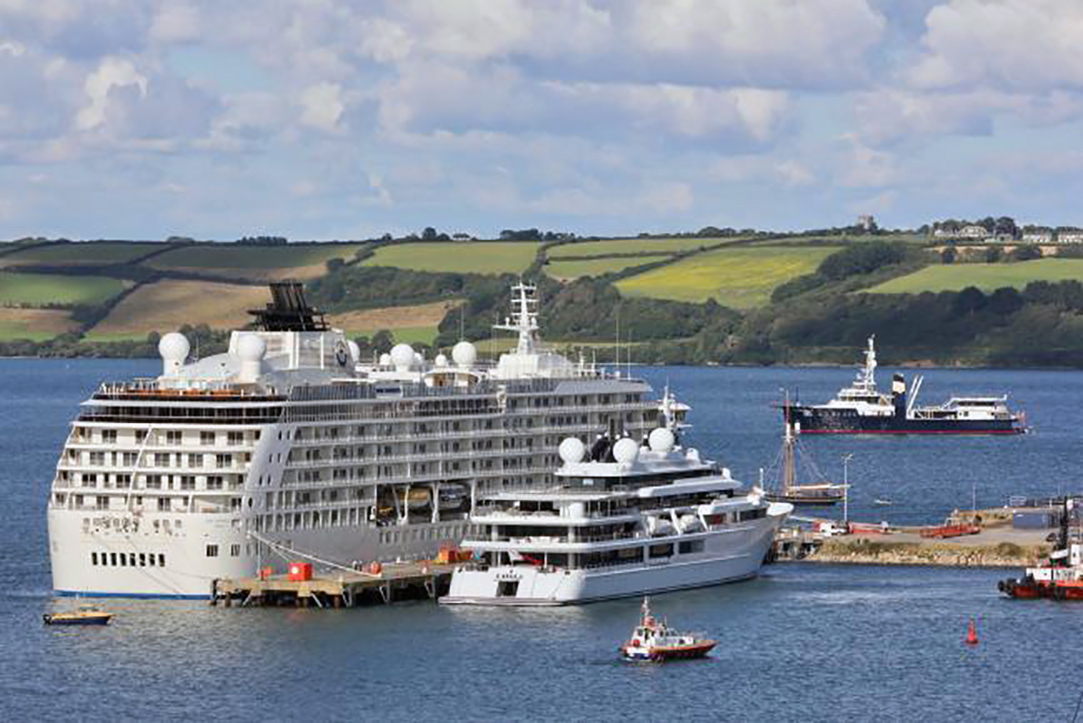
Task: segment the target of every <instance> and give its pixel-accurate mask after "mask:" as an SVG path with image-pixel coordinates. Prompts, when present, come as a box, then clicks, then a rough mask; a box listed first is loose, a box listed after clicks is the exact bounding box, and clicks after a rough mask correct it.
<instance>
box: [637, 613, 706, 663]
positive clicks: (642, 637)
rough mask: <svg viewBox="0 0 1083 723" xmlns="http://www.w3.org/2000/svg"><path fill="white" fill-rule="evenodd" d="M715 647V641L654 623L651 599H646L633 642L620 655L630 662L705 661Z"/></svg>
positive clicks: (663, 622)
mask: <svg viewBox="0 0 1083 723" xmlns="http://www.w3.org/2000/svg"><path fill="white" fill-rule="evenodd" d="M716 645H718V642H717V641H715V640H708V639H706V638H697V637H696V636H695V635H693V634H691V633H678V632H674V631H671V630H670V629H669V627H668V626H667V625H666V622H665V621H664V620H663V621H662V622H658V621H657V620H655V619H654V617H653V616H652V615H651V603H650V598H646V597H645V598H643V607H642V613H641V615H640V619H639V625H637V626H636V628H635V630H634V631H633V632H632V639H631V640H629V641H628V642H627V643H625V644H624V645H622V646H621V648H620V652H621V655H623V656H624V658H625V659H627V660H642V661H648V662H653V663H663V662H665V661H667V660H681V659H688V658H702V657H704V656H706V655H707V653H709V652H711V649H712V648H714V646H716Z"/></svg>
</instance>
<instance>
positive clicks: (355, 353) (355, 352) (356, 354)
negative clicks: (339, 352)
mask: <svg viewBox="0 0 1083 723" xmlns="http://www.w3.org/2000/svg"><path fill="white" fill-rule="evenodd" d="M346 346H348V347H349V348H350V359H351V360H352V361H353V363H354V364H356V363H357V362H359V361H361V347H359V346H358V345H357V342H356V341H347V342H346Z"/></svg>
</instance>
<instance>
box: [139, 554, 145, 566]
mask: <svg viewBox="0 0 1083 723" xmlns="http://www.w3.org/2000/svg"><path fill="white" fill-rule="evenodd" d="M146 566H147V553H145V552H140V553H139V567H146Z"/></svg>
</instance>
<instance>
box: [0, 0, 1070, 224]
mask: <svg viewBox="0 0 1083 723" xmlns="http://www.w3.org/2000/svg"><path fill="white" fill-rule="evenodd" d="M1080 38H1083V4H1079V3H1069V2H1063V0H897V1H895V2H892V1H891V0H802V1H797V0H754V1H752V0H580V1H578V2H576V1H573V0H544V1H543V0H533V1H532V2H528V1H527V0H435V1H421V0H397V1H389V2H381V1H379V0H369V1H365V2H342V1H340V0H296V1H294V2H286V1H284V0H269V1H266V2H260V3H215V2H200V1H199V0H160V1H155V2H151V1H147V2H141V1H139V0H97V1H96V2H77V1H75V0H0V238H18V237H21V236H25V235H46V236H58V235H62V236H68V237H71V238H145V239H160V238H164V237H166V236H169V235H174V234H176V235H186V236H193V237H196V238H211V239H223V240H229V239H234V238H237V237H239V236H242V235H252V234H258V233H269V234H279V235H286V236H289V237H290V238H293V239H308V238H316V239H332V238H364V237H369V236H373V235H380V234H382V233H384V232H385V231H389V232H392V233H402V232H408V231H415V230H419V229H421V228H422V227H424V226H428V225H432V226H436V227H437V228H440V229H442V230H447V231H460V230H461V231H467V232H472V233H477V234H481V235H492V234H495V233H496V232H498V231H499V230H500V229H502V228H507V227H513V228H522V227H531V226H536V227H539V228H543V229H554V230H569V231H576V232H579V233H584V234H634V233H638V232H641V231H652V232H653V231H667V230H689V229H696V228H699V227H702V226H705V225H708V224H711V225H717V226H736V227H748V226H754V227H757V228H768V229H799V228H807V227H823V226H827V225H843V224H847V223H850V222H852V221H853V219H854V218H855V217H856V215H857V214H859V213H865V212H869V213H874V214H876V216H877V218H878V219H879V220H880V221H881V224H882V225H885V226H889V227H916V226H919V225H921V224H922V223H926V222H928V221H931V220H934V219H937V218H946V217H978V216H986V215H1002V214H1006V215H1011V216H1014V217H1015V218H1016V219H1017V220H1020V221H1024V222H1043V223H1048V224H1053V225H1057V224H1083V218H1081V216H1083V212H1081V211H1080V205H1081V204H1080V203H1079V201H1078V199H1079V198H1080V197H1081V195H1083V180H1081V179H1083V174H1081V173H1080V171H1081V170H1083V147H1081V139H1083V134H1081V131H1083V42H1081V41H1080Z"/></svg>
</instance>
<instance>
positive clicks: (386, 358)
mask: <svg viewBox="0 0 1083 723" xmlns="http://www.w3.org/2000/svg"><path fill="white" fill-rule="evenodd" d="M380 366H382V367H389V366H391V355H390V354H387V353H384V354H381V355H380Z"/></svg>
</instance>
